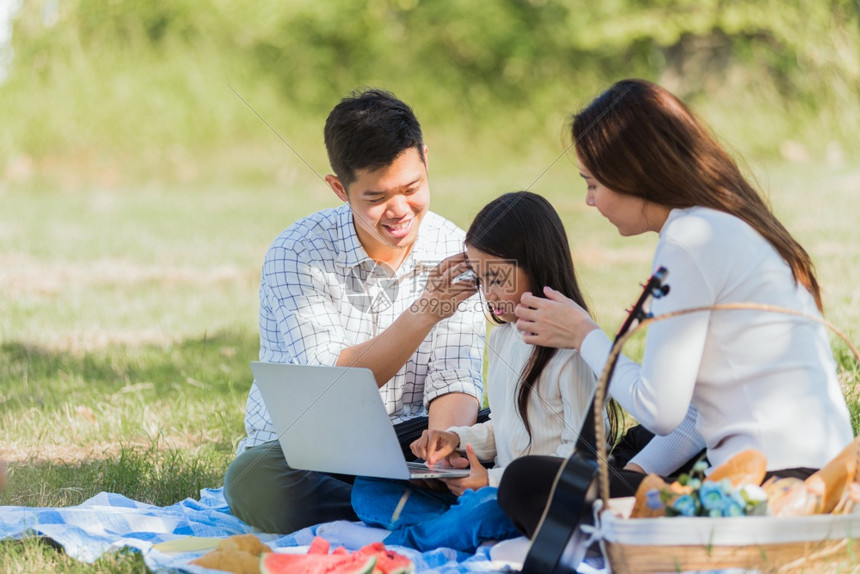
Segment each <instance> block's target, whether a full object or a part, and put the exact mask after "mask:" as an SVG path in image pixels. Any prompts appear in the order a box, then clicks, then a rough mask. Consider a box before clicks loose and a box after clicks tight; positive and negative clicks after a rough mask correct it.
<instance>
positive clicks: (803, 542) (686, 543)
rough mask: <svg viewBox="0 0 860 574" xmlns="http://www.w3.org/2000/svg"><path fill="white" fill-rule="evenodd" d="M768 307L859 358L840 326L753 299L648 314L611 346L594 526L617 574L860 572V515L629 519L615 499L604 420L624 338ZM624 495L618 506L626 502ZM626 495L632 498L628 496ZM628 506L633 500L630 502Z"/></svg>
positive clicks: (598, 405) (597, 416)
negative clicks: (687, 318) (670, 322)
mask: <svg viewBox="0 0 860 574" xmlns="http://www.w3.org/2000/svg"><path fill="white" fill-rule="evenodd" d="M743 309H745V310H765V311H773V312H776V313H783V314H789V315H795V316H799V317H802V318H805V319H809V320H812V321H816V322H818V323H821V324H823V325H824V326H826V327H827V328H828V329H830V330H831V331H833V332H834V333H836V334H837V335H838V336H839V337H840V338H842V339H843V340H844V341H845V342H846V343H847V344H848V347H849V348H850V349H851V351H852V352H853V353H854V357H855V359H856V360H857V362H858V363H860V353H858V351H857V348H856V347H855V346H854V345H853V344H852V343H851V341H850V340H849V339H848V338H847V337H846V336H845V335H844V334H843V333H842V332H841V331H840V330H839V329H837V328H836V327H834V326H833V325H832V324H830V323H829V322H827V321H825V320H824V319H820V318H818V317H812V316H808V315H805V314H803V313H799V312H796V311H792V310H789V309H783V308H780V307H773V306H766V305H759V304H753V303H736V304H722V305H713V306H710V307H700V308H695V309H687V310H683V311H677V312H674V313H666V314H664V315H659V316H656V317H649V318H647V319H645V320H643V321H641V322H640V323H639V324H638V325H637V326H636V327H635V328H634V329H631V330H630V331H628V332H627V333H626V334H625V335H624V336H623V337H621V338H619V339H618V340H617V341H616V342H615V344H614V345H613V348H612V351H611V352H610V355H609V359H608V360H607V362H606V368H604V371H603V373H602V375H601V377H600V379H599V380H598V383H597V395H596V398H595V401H594V405H595V409H594V420H595V430H596V435H597V445H598V453H597V454H598V475H599V481H598V483H599V489H600V493H599V495H600V499H599V500H597V501H595V504H594V510H595V525H594V528H595V532H594V534H593V536H595V537H596V538H598V540H599V541H600V545H601V548H602V549H603V552H604V555H605V557H606V560H607V562H608V566H609V569H610V570H611V571H612V572H617V573H622V574H625V573H640V572H642V573H645V572H682V571H695V570H720V569H735V568H736V569H749V570H757V571H761V572H832V571H837V570H838V571H839V572H851V571H860V514H818V515H812V516H800V517H775V516H741V517H730V518H710V517H689V518H688V517H672V518H666V517H660V518H634V519H630V518H627V517H626V516H627V514H629V508H628V510H627V512H626V513H625V512H624V510H619V501H618V500H613V501H610V499H609V468H608V465H607V452H606V436H605V428H604V424H603V403H604V398H605V394H606V388H607V380H608V379H609V377H610V376H611V372H612V365H613V364H614V363H615V361H616V359H617V357H618V355H619V354H620V352H621V348H622V346H623V345H624V343H625V342H626V341H627V339H629V337H630V336H632V335H633V334H634V333H635V332H637V331H638V330H640V329H642V328H645V327H647V326H648V325H650V324H651V323H654V322H656V321H661V320H664V319H669V318H672V317H677V316H680V315H685V314H689V313H695V312H703V311H722V310H743ZM623 502H624V501H623V499H622V501H621V505H620V506H624V504H623ZM627 502H630V500H629V499H628V500H627ZM628 506H629V505H628Z"/></svg>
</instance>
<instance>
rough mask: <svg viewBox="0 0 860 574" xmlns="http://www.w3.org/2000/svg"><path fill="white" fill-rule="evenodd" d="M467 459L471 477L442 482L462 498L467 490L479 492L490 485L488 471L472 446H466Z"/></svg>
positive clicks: (446, 479) (447, 479) (443, 480)
mask: <svg viewBox="0 0 860 574" xmlns="http://www.w3.org/2000/svg"><path fill="white" fill-rule="evenodd" d="M466 458H467V459H468V460H469V469H470V472H469V476H467V477H465V478H442V479H440V480H441V481H442V482H444V483H445V484H447V485H448V490H450V491H451V492H452V493H454V494H456V495H457V496H460V495H461V494H463V493H464V492H466V491H467V490H478V489H479V488H483V487H485V486H488V485H489V484H490V478H489V476H488V474H487V469H486V468H485V467H484V465H483V464H481V461H479V460H478V457H477V456H476V455H475V449H473V448H472V445H470V444H467V445H466Z"/></svg>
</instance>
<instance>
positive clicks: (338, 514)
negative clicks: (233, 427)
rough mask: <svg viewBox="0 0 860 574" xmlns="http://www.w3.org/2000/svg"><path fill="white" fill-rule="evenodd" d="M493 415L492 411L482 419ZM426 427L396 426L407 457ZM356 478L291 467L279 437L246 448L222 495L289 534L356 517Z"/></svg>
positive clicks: (256, 521) (256, 522) (421, 422)
mask: <svg viewBox="0 0 860 574" xmlns="http://www.w3.org/2000/svg"><path fill="white" fill-rule="evenodd" d="M488 418H489V409H485V410H483V411H481V412H480V413H478V421H479V422H483V421H485V420H487V419H488ZM426 428H427V417H418V418H415V419H411V420H408V421H406V422H403V423H400V424H397V425H394V430H395V431H396V432H397V439H398V441H399V442H400V447H401V449H403V454H404V455H405V456H406V460H414V459H415V456H414V455H413V454H412V451H411V450H410V449H409V445H410V444H411V443H412V442H413V441H415V440H416V439H418V437H420V436H421V433H422V432H423V431H424V430H425V429H426ZM353 478H354V477H352V476H344V475H339V474H327V473H322V472H313V471H307V470H297V469H294V468H290V466H289V465H288V464H287V461H286V460H285V459H284V453H283V451H282V450H281V445H280V443H278V441H276V440H275V441H271V442H267V443H263V444H260V445H257V446H254V447H251V448H249V449H247V450H246V451H245V452H243V453H242V454H240V455H239V456H237V457H236V459H235V460H234V461H233V462H232V463H230V466H229V468H227V474H226V475H225V476H224V497H225V498H226V499H227V504H228V505H229V506H230V510H231V511H232V512H233V514H234V515H235V516H236V517H237V518H239V519H241V520H242V521H244V522H245V523H247V524H249V525H251V526H255V527H257V528H259V529H260V530H262V531H264V532H276V533H281V534H287V533H290V532H295V531H296V530H300V529H302V528H305V527H307V526H312V525H314V524H319V523H321V522H330V521H332V520H358V517H357V516H356V515H355V512H353V510H352V504H351V502H350V497H351V493H352V481H353Z"/></svg>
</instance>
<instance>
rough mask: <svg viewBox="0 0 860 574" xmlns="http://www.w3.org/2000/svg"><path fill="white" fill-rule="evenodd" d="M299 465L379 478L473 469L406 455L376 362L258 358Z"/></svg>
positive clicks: (289, 454)
mask: <svg viewBox="0 0 860 574" xmlns="http://www.w3.org/2000/svg"><path fill="white" fill-rule="evenodd" d="M251 371H253V373H254V378H255V379H256V382H257V386H258V387H259V389H260V393H261V394H262V395H263V402H264V403H265V404H266V409H267V410H268V411H269V417H270V418H271V420H272V426H274V428H275V432H276V433H277V434H278V440H279V441H280V443H281V448H282V449H283V451H284V457H285V458H286V459H287V463H288V464H289V465H290V466H291V467H292V468H298V469H302V470H315V471H319V472H331V473H336V474H349V475H355V476H373V477H378V478H399V479H404V480H408V479H414V478H455V477H463V476H468V474H469V469H454V468H451V467H444V466H443V467H439V466H437V467H434V468H428V467H427V466H426V465H425V464H424V463H422V462H406V458H405V457H404V456H403V451H402V450H401V449H400V443H399V442H398V441H397V433H396V432H395V431H394V426H393V425H392V424H391V420H390V419H389V418H388V413H387V412H385V406H384V405H383V404H382V398H381V397H380V396H379V388H378V387H377V386H376V380H375V379H374V378H373V373H372V372H371V371H370V370H369V369H363V368H357V367H351V368H348V367H319V366H307V365H289V364H284V363H261V362H257V361H254V362H252V363H251Z"/></svg>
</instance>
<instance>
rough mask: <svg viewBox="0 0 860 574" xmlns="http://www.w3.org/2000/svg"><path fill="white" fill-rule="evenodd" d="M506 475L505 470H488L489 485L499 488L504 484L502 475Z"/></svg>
mask: <svg viewBox="0 0 860 574" xmlns="http://www.w3.org/2000/svg"><path fill="white" fill-rule="evenodd" d="M504 473H505V469H504V468H488V469H487V483H488V484H487V485H488V486H494V487H498V486H499V483H500V482H502V475H503V474H504Z"/></svg>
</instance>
